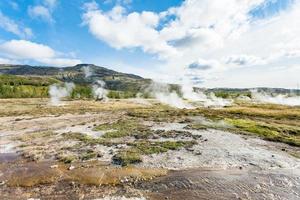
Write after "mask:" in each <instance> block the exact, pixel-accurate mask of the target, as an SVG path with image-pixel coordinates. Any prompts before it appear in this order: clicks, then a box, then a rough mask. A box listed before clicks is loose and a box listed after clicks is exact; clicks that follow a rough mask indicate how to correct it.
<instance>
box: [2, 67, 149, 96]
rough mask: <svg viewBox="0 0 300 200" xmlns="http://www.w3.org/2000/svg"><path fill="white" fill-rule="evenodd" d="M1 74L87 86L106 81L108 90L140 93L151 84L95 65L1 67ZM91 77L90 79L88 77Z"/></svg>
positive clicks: (140, 78) (131, 75)
mask: <svg viewBox="0 0 300 200" xmlns="http://www.w3.org/2000/svg"><path fill="white" fill-rule="evenodd" d="M0 74H5V75H17V76H23V77H51V78H55V79H57V80H59V81H63V82H74V83H76V84H81V85H86V84H91V83H93V82H95V81H97V80H103V81H105V83H106V85H107V88H108V89H111V90H119V91H128V90H129V91H139V90H140V89H141V88H142V87H145V86H146V85H148V84H149V83H150V80H149V79H144V78H143V77H140V76H137V75H134V74H127V73H121V72H117V71H114V70H110V69H107V68H104V67H100V66H96V65H93V64H79V65H75V66H72V67H60V68H59V67H44V66H30V65H0ZM87 74H88V75H89V76H88V77H87V76H86V75H87Z"/></svg>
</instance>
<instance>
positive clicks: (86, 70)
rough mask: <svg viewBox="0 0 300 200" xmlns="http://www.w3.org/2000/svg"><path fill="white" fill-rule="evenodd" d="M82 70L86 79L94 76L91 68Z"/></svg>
mask: <svg viewBox="0 0 300 200" xmlns="http://www.w3.org/2000/svg"><path fill="white" fill-rule="evenodd" d="M82 69H83V72H84V76H85V78H89V77H90V76H92V75H93V71H92V70H91V68H90V67H89V66H87V67H83V68H82Z"/></svg>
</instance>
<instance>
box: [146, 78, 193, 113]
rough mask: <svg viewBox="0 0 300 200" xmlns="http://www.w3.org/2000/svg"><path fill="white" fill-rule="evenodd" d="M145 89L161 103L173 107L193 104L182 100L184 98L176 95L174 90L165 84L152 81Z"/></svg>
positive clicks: (188, 106)
mask: <svg viewBox="0 0 300 200" xmlns="http://www.w3.org/2000/svg"><path fill="white" fill-rule="evenodd" d="M147 90H148V92H150V94H151V95H152V96H153V97H155V98H156V99H157V100H158V101H159V102H161V103H163V104H167V105H169V106H172V107H175V108H193V106H191V105H190V104H188V103H186V102H184V100H183V99H182V98H180V97H179V96H178V94H177V93H176V91H174V90H173V91H170V87H169V85H167V84H164V83H157V82H152V84H151V85H150V86H149V88H147Z"/></svg>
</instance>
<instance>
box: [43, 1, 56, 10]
mask: <svg viewBox="0 0 300 200" xmlns="http://www.w3.org/2000/svg"><path fill="white" fill-rule="evenodd" d="M44 4H45V5H46V6H48V7H49V8H51V9H53V8H54V7H55V6H56V4H57V0H44Z"/></svg>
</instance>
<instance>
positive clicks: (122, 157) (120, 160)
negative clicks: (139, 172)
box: [112, 149, 142, 166]
mask: <svg viewBox="0 0 300 200" xmlns="http://www.w3.org/2000/svg"><path fill="white" fill-rule="evenodd" d="M112 160H113V163H114V164H117V165H122V166H127V165H130V164H136V163H140V162H142V158H141V154H140V153H138V152H137V151H135V150H132V149H129V150H125V151H121V152H119V153H117V154H116V155H114V156H113V158H112Z"/></svg>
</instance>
